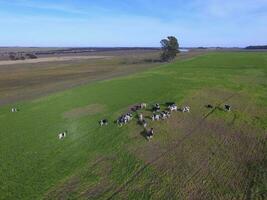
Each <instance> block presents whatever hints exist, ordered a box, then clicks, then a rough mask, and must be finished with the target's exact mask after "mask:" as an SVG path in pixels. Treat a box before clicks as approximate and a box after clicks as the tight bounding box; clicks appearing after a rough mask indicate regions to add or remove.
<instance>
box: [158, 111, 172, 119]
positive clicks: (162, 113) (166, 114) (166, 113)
mask: <svg viewBox="0 0 267 200" xmlns="http://www.w3.org/2000/svg"><path fill="white" fill-rule="evenodd" d="M170 116H171V113H170V112H168V111H163V112H161V113H160V118H161V119H162V120H165V119H167V118H169V117H170Z"/></svg>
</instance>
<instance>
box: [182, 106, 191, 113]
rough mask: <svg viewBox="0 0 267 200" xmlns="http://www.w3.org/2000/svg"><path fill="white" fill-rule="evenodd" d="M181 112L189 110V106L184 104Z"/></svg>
mask: <svg viewBox="0 0 267 200" xmlns="http://www.w3.org/2000/svg"><path fill="white" fill-rule="evenodd" d="M182 111H183V112H190V107H189V106H185V107H184V108H183V109H182Z"/></svg>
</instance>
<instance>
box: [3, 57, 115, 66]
mask: <svg viewBox="0 0 267 200" xmlns="http://www.w3.org/2000/svg"><path fill="white" fill-rule="evenodd" d="M103 58H111V56H64V57H47V58H37V59H27V60H5V61H0V65H18V64H32V63H42V62H63V61H75V60H87V59H103Z"/></svg>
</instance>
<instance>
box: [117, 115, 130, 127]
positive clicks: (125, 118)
mask: <svg viewBox="0 0 267 200" xmlns="http://www.w3.org/2000/svg"><path fill="white" fill-rule="evenodd" d="M132 119H133V115H132V114H131V113H127V114H126V115H122V116H120V117H119V118H118V120H117V124H118V125H119V126H122V125H123V124H127V123H128V122H130V121H131V120H132Z"/></svg>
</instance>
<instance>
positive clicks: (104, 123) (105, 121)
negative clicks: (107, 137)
mask: <svg viewBox="0 0 267 200" xmlns="http://www.w3.org/2000/svg"><path fill="white" fill-rule="evenodd" d="M99 125H100V126H107V125H108V120H107V119H102V120H100V121H99Z"/></svg>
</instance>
